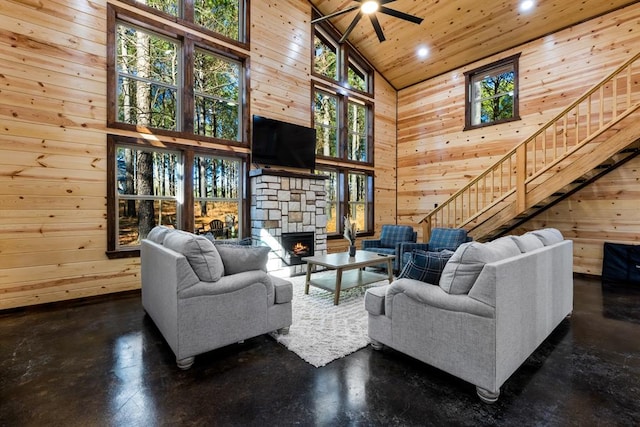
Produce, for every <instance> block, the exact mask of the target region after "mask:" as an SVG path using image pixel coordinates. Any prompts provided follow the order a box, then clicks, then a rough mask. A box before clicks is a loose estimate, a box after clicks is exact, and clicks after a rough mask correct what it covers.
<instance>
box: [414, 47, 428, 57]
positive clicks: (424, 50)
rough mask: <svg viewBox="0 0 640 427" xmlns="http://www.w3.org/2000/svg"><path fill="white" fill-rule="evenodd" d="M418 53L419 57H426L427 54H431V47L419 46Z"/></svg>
mask: <svg viewBox="0 0 640 427" xmlns="http://www.w3.org/2000/svg"><path fill="white" fill-rule="evenodd" d="M416 54H417V55H418V58H426V57H427V56H429V48H428V47H425V46H421V47H419V48H418V50H417V52H416Z"/></svg>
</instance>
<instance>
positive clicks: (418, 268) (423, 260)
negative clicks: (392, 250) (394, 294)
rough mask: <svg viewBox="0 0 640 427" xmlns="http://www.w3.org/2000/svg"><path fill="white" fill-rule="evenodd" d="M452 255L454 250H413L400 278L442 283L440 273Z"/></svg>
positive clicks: (434, 283) (433, 283)
mask: <svg viewBox="0 0 640 427" xmlns="http://www.w3.org/2000/svg"><path fill="white" fill-rule="evenodd" d="M451 255H453V252H452V251H448V250H444V251H440V252H427V251H421V250H413V252H412V253H411V259H409V262H408V263H407V265H405V266H404V268H403V269H402V272H401V273H400V275H399V276H398V278H399V279H401V278H403V277H406V278H408V279H414V280H420V281H421V282H425V283H430V284H432V285H437V284H438V283H440V275H441V274H442V270H443V269H444V266H445V264H446V263H447V261H449V258H451Z"/></svg>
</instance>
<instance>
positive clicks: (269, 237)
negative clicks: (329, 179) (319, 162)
mask: <svg viewBox="0 0 640 427" xmlns="http://www.w3.org/2000/svg"><path fill="white" fill-rule="evenodd" d="M250 177H251V192H252V197H251V237H252V238H253V239H254V240H256V241H260V242H261V243H262V244H263V245H267V246H269V247H271V254H270V257H269V264H268V269H269V271H270V272H275V271H278V272H279V273H282V275H283V276H287V275H294V274H299V273H302V272H305V271H306V264H304V263H303V262H302V261H301V260H300V258H302V256H308V255H307V254H302V253H298V254H296V253H295V252H294V251H293V248H292V247H291V245H290V243H291V242H290V241H289V239H290V238H291V237H296V238H299V237H301V236H304V237H305V239H306V240H305V242H293V243H294V244H295V243H306V246H308V249H307V250H306V251H307V252H310V254H309V255H313V254H315V255H319V254H326V253H327V217H326V214H325V207H326V197H325V187H324V186H325V179H326V177H325V176H324V175H315V174H310V173H301V172H289V171H284V170H275V169H257V170H252V171H251V172H250ZM302 233H304V234H302ZM303 246H304V245H303ZM299 250H300V249H298V251H299ZM302 251H303V252H304V250H302ZM292 252H293V256H292Z"/></svg>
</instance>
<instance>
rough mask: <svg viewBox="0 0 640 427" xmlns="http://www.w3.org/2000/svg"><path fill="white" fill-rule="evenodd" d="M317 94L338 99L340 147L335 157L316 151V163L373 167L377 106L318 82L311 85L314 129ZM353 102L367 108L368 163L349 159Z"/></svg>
mask: <svg viewBox="0 0 640 427" xmlns="http://www.w3.org/2000/svg"><path fill="white" fill-rule="evenodd" d="M317 92H323V93H326V94H327V95H329V96H332V97H335V98H336V99H337V106H336V115H337V123H336V125H337V129H336V132H337V137H338V146H337V149H336V152H337V153H338V155H337V156H335V157H333V156H326V155H324V154H319V153H318V152H317V151H316V161H317V160H321V161H322V160H324V161H336V160H338V161H340V162H345V163H350V164H352V165H354V167H357V165H362V166H373V164H374V161H373V158H374V157H373V155H374V143H373V122H374V118H375V111H374V107H375V104H374V103H373V102H371V101H370V100H368V99H365V98H361V97H358V96H351V95H350V94H349V93H347V92H344V91H341V90H339V89H338V90H336V89H335V88H332V87H330V86H326V85H323V84H322V83H317V82H312V83H311V99H312V108H311V110H312V111H311V116H312V117H311V121H312V123H313V127H314V128H315V127H316V120H315V99H316V93H317ZM351 102H353V103H356V104H360V105H364V106H365V107H366V120H367V125H366V139H367V160H366V161H360V160H352V159H349V157H348V156H349V153H348V148H349V143H348V138H349V135H351V134H352V132H351V131H350V129H349V127H348V123H349V109H348V107H349V104H350V103H351Z"/></svg>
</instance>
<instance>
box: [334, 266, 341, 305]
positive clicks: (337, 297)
mask: <svg viewBox="0 0 640 427" xmlns="http://www.w3.org/2000/svg"><path fill="white" fill-rule="evenodd" d="M341 288H342V269H341V268H339V269H337V270H336V293H335V295H334V296H333V305H338V303H339V302H340V289H341Z"/></svg>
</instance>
